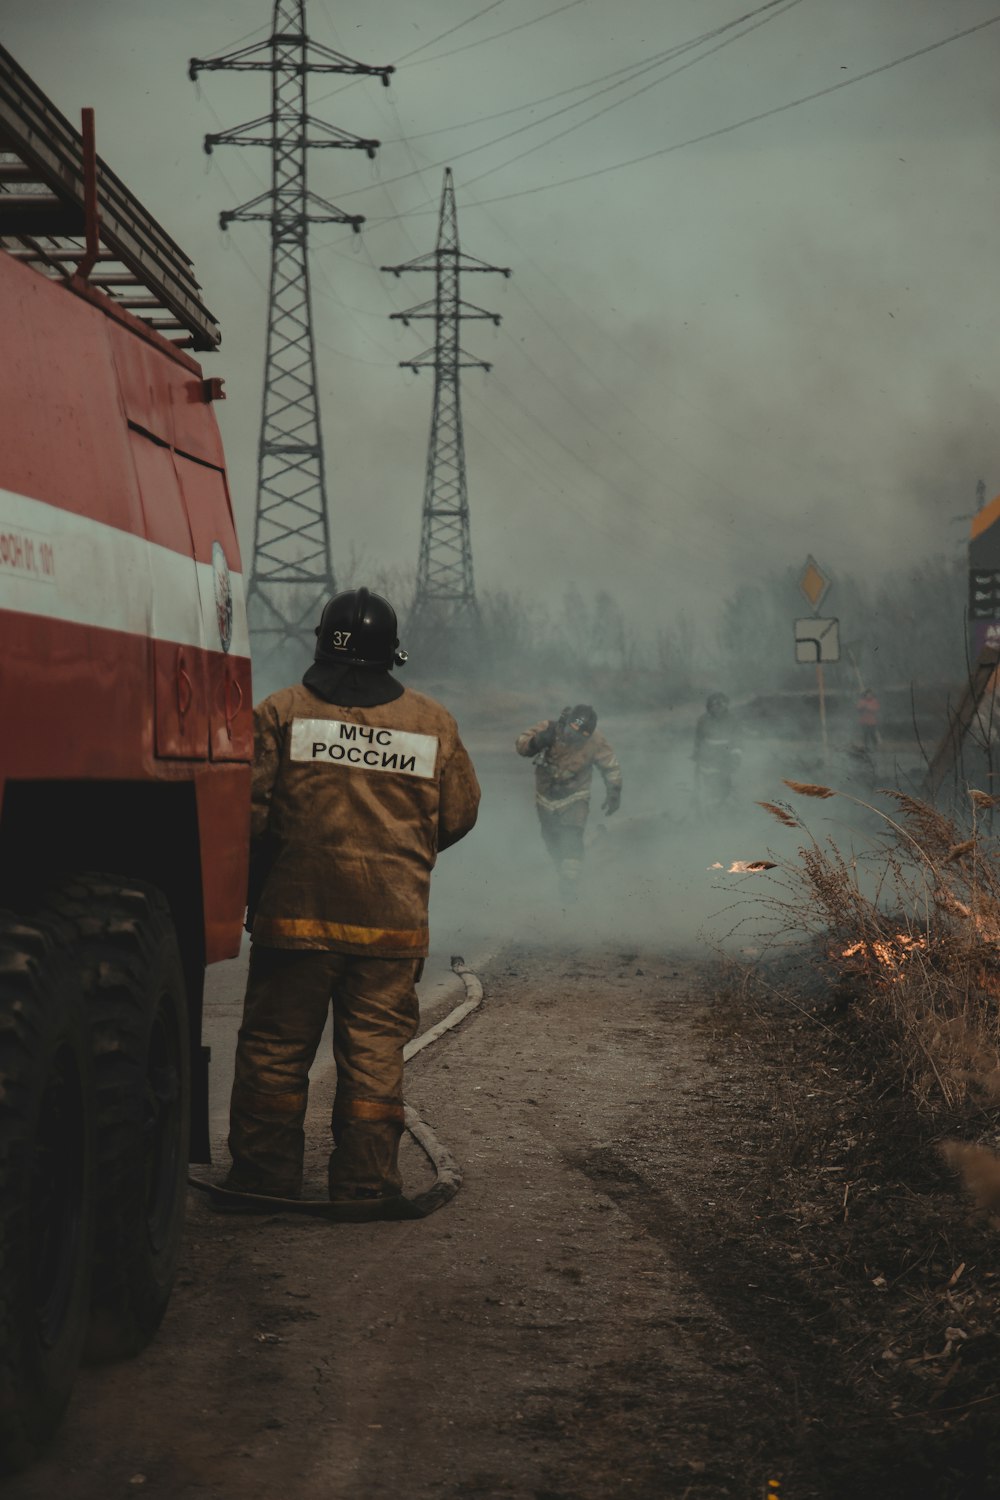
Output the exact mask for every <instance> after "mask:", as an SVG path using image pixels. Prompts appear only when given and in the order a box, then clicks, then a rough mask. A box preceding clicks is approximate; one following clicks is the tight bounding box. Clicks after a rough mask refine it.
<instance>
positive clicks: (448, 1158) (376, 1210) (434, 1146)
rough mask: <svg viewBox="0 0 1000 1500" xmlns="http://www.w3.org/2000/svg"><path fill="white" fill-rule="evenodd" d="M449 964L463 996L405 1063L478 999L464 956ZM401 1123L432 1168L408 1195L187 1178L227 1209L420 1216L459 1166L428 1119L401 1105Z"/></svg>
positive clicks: (443, 1197)
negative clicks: (351, 1194) (268, 1191)
mask: <svg viewBox="0 0 1000 1500" xmlns="http://www.w3.org/2000/svg"><path fill="white" fill-rule="evenodd" d="M451 967H452V970H453V971H454V973H456V974H457V975H458V976H459V978H460V979H461V981H462V983H463V985H464V986H465V999H464V1000H463V1001H462V1002H461V1003H460V1004H459V1005H456V1006H455V1008H454V1009H453V1010H451V1011H449V1013H448V1015H446V1016H445V1017H444V1018H443V1019H442V1020H440V1021H438V1022H436V1023H435V1025H433V1026H431V1027H429V1028H428V1029H427V1031H424V1032H422V1033H421V1035H420V1036H417V1037H414V1038H413V1041H412V1042H407V1044H406V1046H405V1047H404V1049H403V1061H404V1062H409V1061H410V1059H411V1058H413V1057H415V1056H416V1055H417V1053H418V1052H422V1051H423V1050H424V1048H425V1047H430V1046H432V1045H433V1043H434V1042H436V1041H439V1040H440V1038H441V1037H443V1036H444V1035H445V1034H446V1033H447V1032H449V1031H452V1030H453V1029H454V1028H455V1027H456V1026H459V1025H461V1023H462V1022H463V1021H464V1020H465V1018H466V1016H469V1015H471V1014H472V1012H473V1011H474V1010H475V1009H476V1008H477V1007H478V1006H479V1005H481V1004H482V999H483V986H482V984H481V983H480V980H479V977H478V975H477V974H476V973H475V971H474V970H473V969H471V968H470V967H469V965H468V964H467V963H466V962H465V959H464V958H462V957H460V956H459V955H457V954H456V955H453V957H452V960H451ZM405 1128H406V1130H407V1131H408V1132H409V1134H410V1135H411V1137H412V1138H413V1140H414V1141H415V1142H416V1144H417V1145H418V1146H419V1147H420V1149H421V1151H422V1152H423V1153H424V1155H425V1157H426V1158H427V1160H428V1162H429V1163H430V1165H431V1167H432V1168H433V1170H434V1181H433V1183H432V1184H431V1186H430V1187H429V1188H425V1189H424V1191H423V1192H421V1193H417V1194H415V1196H414V1197H412V1198H408V1197H406V1196H400V1197H399V1198H392V1199H387V1200H382V1201H381V1202H377V1203H367V1202H363V1201H362V1202H358V1203H347V1204H344V1203H336V1204H334V1203H329V1202H327V1201H325V1200H324V1199H320V1198H269V1197H265V1196H263V1195H262V1194H258V1193H240V1192H235V1191H233V1190H232V1189H230V1188H225V1187H223V1186H222V1185H221V1184H219V1183H213V1182H208V1181H206V1180H205V1179H204V1178H200V1177H190V1176H189V1177H188V1182H189V1183H190V1185H191V1186H192V1187H193V1188H197V1189H198V1190H199V1192H203V1193H207V1194H208V1196H209V1199H210V1201H211V1204H212V1207H213V1208H215V1209H219V1210H222V1211H224V1212H230V1213H279V1212H285V1213H299V1214H310V1215H312V1216H314V1217H317V1218H324V1219H333V1220H335V1221H337V1222H339V1223H368V1222H371V1221H373V1220H377V1219H425V1218H426V1217H427V1215H428V1214H432V1213H435V1212H436V1211H437V1210H438V1209H439V1208H443V1206H444V1205H445V1204H446V1203H448V1202H449V1201H450V1200H451V1199H452V1198H454V1196H455V1194H456V1193H457V1192H458V1190H459V1188H460V1187H461V1186H462V1169H461V1167H460V1166H459V1165H458V1163H457V1162H456V1161H455V1158H454V1157H453V1156H452V1155H451V1153H450V1152H449V1151H448V1150H446V1148H445V1147H444V1146H442V1144H441V1142H440V1141H439V1140H438V1138H437V1136H436V1135H435V1134H434V1132H433V1130H432V1129H431V1127H430V1126H429V1125H428V1124H427V1122H426V1121H425V1120H423V1119H421V1117H420V1115H418V1114H417V1112H416V1110H415V1109H413V1108H412V1107H411V1106H410V1105H409V1104H407V1105H406V1114H405Z"/></svg>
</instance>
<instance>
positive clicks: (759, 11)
mask: <svg viewBox="0 0 1000 1500" xmlns="http://www.w3.org/2000/svg"><path fill="white" fill-rule="evenodd" d="M800 3H801V0H766V3H765V4H763V5H758V6H757V7H755V9H753V10H751V11H747V12H746V13H745V14H744V15H742V16H739V17H737V19H736V20H734V21H727V22H726V23H725V24H724V25H722V26H718V27H716V28H715V29H714V30H713V31H709V32H704V33H702V34H701V35H700V36H697V37H694V38H692V39H691V40H689V41H686V42H678V43H677V45H676V46H674V47H671V48H669V49H667V51H666V52H664V53H662V54H659V55H658V56H657V58H656V59H655V60H654V61H651V62H646V63H643V64H641V65H637V70H636V71H635V72H634V73H633V74H632V76H631V77H630V78H628V79H623V80H620V81H619V82H618V83H613V84H609V85H607V87H605V88H602V89H597V90H596V91H595V92H594V93H593V94H590V95H588V96H587V98H585V99H578V100H577V101H576V103H575V104H564V105H563V106H562V107H561V108H560V109H556V110H553V111H552V112H551V113H550V114H547V115H544V116H543V117H542V118H541V119H540V120H529V121H528V122H527V124H525V125H517V126H515V127H514V129H513V130H508V131H505V132H504V133H503V134H502V135H498V136H494V137H493V139H492V140H489V141H481V142H480V144H479V145H478V146H468V147H467V148H466V149H465V150H464V151H456V152H453V153H452V154H451V155H450V156H449V157H448V159H447V163H445V162H444V161H439V162H432V163H430V165H429V166H428V168H427V170H428V171H433V170H435V169H437V168H438V167H443V166H445V165H450V164H451V163H452V162H455V161H461V160H462V158H463V157H466V156H474V155H475V154H476V153H477V152H479V151H488V150H489V149H490V147H491V146H499V145H501V144H502V142H504V141H509V140H512V139H513V138H514V136H517V135H523V134H524V132H525V131H526V130H537V129H538V128H539V127H540V126H542V125H547V124H548V122H549V121H550V120H555V119H558V118H559V116H560V115H564V114H567V113H568V112H569V111H570V110H573V109H581V108H583V106H584V105H586V104H589V103H590V101H591V100H592V99H597V98H599V97H600V96H601V94H606V93H608V92H610V90H611V89H615V88H620V87H622V84H623V83H630V82H632V79H633V78H637V77H640V76H641V74H642V73H645V72H649V71H650V70H651V69H653V68H657V67H660V66H662V64H663V63H664V62H667V61H670V60H671V59H673V58H674V57H678V56H681V55H682V54H683V53H685V52H689V51H691V50H693V49H694V48H695V47H700V46H702V45H703V44H704V43H705V42H706V41H711V40H712V39H713V38H714V37H717V36H720V35H722V33H724V32H727V31H731V30H733V29H734V28H735V27H737V26H741V25H743V24H744V22H746V21H747V20H752V19H753V18H755V17H759V16H763V14H764V12H765V11H772V10H774V9H775V7H776V6H781V5H784V6H786V8H788V9H791V7H792V6H793V5H798V4H800ZM780 13H781V12H779V14H780ZM770 19H771V17H770V16H767V17H765V18H764V20H757V21H756V22H755V25H753V26H750V27H747V31H744V32H740V33H738V35H737V36H734V37H726V38H725V39H724V40H723V41H721V42H720V43H719V44H718V45H717V46H715V47H712V48H710V49H709V50H708V51H707V52H704V53H702V54H700V55H699V56H698V57H696V58H692V59H691V61H690V62H688V63H685V64H683V65H682V67H681V68H677V69H675V70H674V71H675V72H681V71H683V69H684V68H690V67H693V66H694V64H695V63H696V62H701V61H702V58H706V57H710V56H711V55H712V54H713V53H714V52H718V51H719V50H720V48H721V47H724V46H728V45H729V43H730V42H733V41H738V40H740V38H741V37H743V36H745V35H746V34H747V32H749V31H752V30H755V29H756V27H757V26H759V25H763V24H764V21H765V20H770ZM673 76H674V74H673V73H666V74H664V75H663V77H662V78H659V79H654V80H653V82H652V83H649V84H646V85H645V88H652V87H653V86H654V84H656V83H662V82H665V81H666V79H668V78H672V77H673ZM642 92H644V89H639V90H637V93H642ZM632 97H634V96H633V95H627V96H626V99H622V100H618V101H617V103H616V104H614V105H609V106H608V108H611V109H613V108H616V107H617V104H619V103H620V104H624V103H625V102H626V101H627V99H628V98H632ZM599 113H604V111H599ZM595 118H596V117H595ZM579 123H581V124H585V123H586V121H581V122H579ZM569 128H570V129H571V130H572V129H576V128H577V127H576V126H570V127H569ZM567 133H568V132H566V131H564V132H563V134H567ZM558 138H559V137H558V136H553V137H552V138H551V139H553V140H557V139H558ZM543 144H548V143H547V142H544V143H543ZM532 149H533V150H534V149H535V148H534V147H532ZM511 160H514V161H516V160H517V158H516V157H512V158H511ZM503 165H507V164H506V163H504V164H503ZM490 170H493V171H496V170H499V169H498V168H491V169H490ZM415 175H418V174H416V173H414V172H401V173H400V174H399V175H398V176H396V177H388V178H386V179H385V181H386V184H387V185H389V186H393V185H395V184H396V183H398V182H408V181H409V180H410V179H411V178H412V177H413V176H415ZM482 175H483V176H485V175H487V174H486V173H483V174H482ZM478 180H479V179H478V178H477V177H473V178H470V181H471V182H477V181H478ZM369 191H370V189H369V188H354V189H352V190H351V192H350V193H344V194H343V195H342V196H343V197H351V196H354V195H357V194H358V193H366V192H369ZM485 201H486V202H488V203H492V202H493V201H495V200H493V199H492V198H488V199H486V200H485ZM412 212H414V213H419V212H421V209H420V208H417V209H414V210H412Z"/></svg>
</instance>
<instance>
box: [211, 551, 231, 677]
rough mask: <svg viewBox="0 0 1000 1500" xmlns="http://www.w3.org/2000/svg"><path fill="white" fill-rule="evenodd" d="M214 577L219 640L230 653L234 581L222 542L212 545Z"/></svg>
mask: <svg viewBox="0 0 1000 1500" xmlns="http://www.w3.org/2000/svg"><path fill="white" fill-rule="evenodd" d="M212 575H213V577H214V580H215V618H216V620H217V622H218V626H219V640H220V641H221V642H222V649H223V651H228V650H229V647H230V645H231V644H232V639H233V581H232V579H231V578H230V576H229V564H228V562H227V561H226V554H225V552H223V550H222V543H221V542H213V543H212Z"/></svg>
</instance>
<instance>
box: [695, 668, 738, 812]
mask: <svg viewBox="0 0 1000 1500" xmlns="http://www.w3.org/2000/svg"><path fill="white" fill-rule="evenodd" d="M742 757H743V752H742V750H741V749H740V748H739V746H738V745H737V743H736V721H735V719H734V717H733V714H732V712H731V710H730V707H729V699H728V698H727V697H726V695H725V693H710V694H709V696H708V699H707V701H706V703H705V712H704V713H703V714H702V715H701V717H700V719H699V720H698V722H697V724H696V725H695V731H694V766H695V782H696V796H697V801H698V806H699V809H700V810H701V812H702V813H708V812H711V811H712V810H713V809H717V808H720V807H724V806H725V804H726V803H727V802H728V801H729V798H730V797H731V796H732V791H733V773H734V771H735V770H736V768H737V766H738V765H739V763H740V761H741V759H742Z"/></svg>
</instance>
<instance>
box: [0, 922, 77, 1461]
mask: <svg viewBox="0 0 1000 1500" xmlns="http://www.w3.org/2000/svg"><path fill="white" fill-rule="evenodd" d="M64 941H65V934H63V933H61V932H60V931H59V930H58V928H57V927H55V926H54V925H52V924H48V923H43V922H37V923H36V922H34V921H32V922H23V921H21V920H19V919H18V918H16V917H13V916H11V915H10V914H9V913H6V912H2V913H0V1471H3V1472H7V1473H10V1472H12V1471H14V1470H16V1469H20V1468H23V1467H24V1466H25V1464H27V1463H30V1462H31V1460H32V1459H33V1458H34V1457H35V1455H36V1454H37V1452H38V1450H39V1449H40V1448H41V1447H42V1445H43V1444H44V1442H45V1441H46V1439H47V1438H48V1437H49V1435H50V1434H51V1432H52V1431H53V1429H54V1428H55V1426H56V1425H57V1423H58V1421H59V1418H60V1417H61V1416H62V1413H63V1410H64V1408H65V1406H66V1403H67V1401H68V1400H69V1396H70V1391H71V1390H72V1388H73V1380H74V1377H75V1375H76V1371H77V1366H78V1365H79V1362H80V1351H81V1349H82V1347H83V1341H84V1335H85V1333H86V1330H87V1318H88V1307H89V1294H90V1276H91V1266H92V1262H93V1241H94V1199H95V1183H96V1175H97V1163H96V1150H95V1138H94V1105H93V1087H92V1079H91V1061H90V1042H89V1038H88V1034H87V1026H86V1020H85V1016H84V1006H83V999H82V996H81V993H80V987H79V983H78V980H77V977H76V975H75V973H74V971H73V968H72V965H71V964H70V963H69V962H68V961H67V958H66V955H65V949H64Z"/></svg>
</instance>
